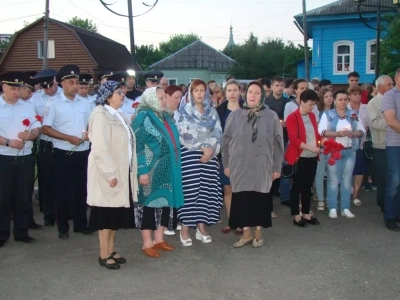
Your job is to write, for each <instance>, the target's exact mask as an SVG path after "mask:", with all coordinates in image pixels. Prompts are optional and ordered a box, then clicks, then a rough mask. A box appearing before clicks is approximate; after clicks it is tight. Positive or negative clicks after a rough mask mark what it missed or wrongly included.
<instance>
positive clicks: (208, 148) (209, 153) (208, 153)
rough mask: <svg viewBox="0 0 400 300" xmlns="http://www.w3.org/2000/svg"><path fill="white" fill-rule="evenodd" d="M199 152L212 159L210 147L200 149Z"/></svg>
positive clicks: (212, 151)
mask: <svg viewBox="0 0 400 300" xmlns="http://www.w3.org/2000/svg"><path fill="white" fill-rule="evenodd" d="M201 150H202V151H203V153H204V154H205V155H206V156H208V157H212V155H213V153H214V149H213V148H210V147H203V148H201Z"/></svg>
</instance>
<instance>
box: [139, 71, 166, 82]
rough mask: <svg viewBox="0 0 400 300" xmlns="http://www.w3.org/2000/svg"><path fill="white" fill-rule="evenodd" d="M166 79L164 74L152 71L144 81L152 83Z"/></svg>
mask: <svg viewBox="0 0 400 300" xmlns="http://www.w3.org/2000/svg"><path fill="white" fill-rule="evenodd" d="M162 77H164V73H163V72H161V71H150V72H147V73H146V74H144V79H146V80H150V81H152V82H159V81H160V80H161V78H162Z"/></svg>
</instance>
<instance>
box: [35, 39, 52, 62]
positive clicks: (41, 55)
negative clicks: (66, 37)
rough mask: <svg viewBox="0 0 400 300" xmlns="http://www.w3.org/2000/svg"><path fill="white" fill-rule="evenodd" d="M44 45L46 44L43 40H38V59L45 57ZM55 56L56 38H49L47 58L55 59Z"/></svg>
mask: <svg viewBox="0 0 400 300" xmlns="http://www.w3.org/2000/svg"><path fill="white" fill-rule="evenodd" d="M43 46H44V41H43V40H39V41H37V53H38V59H43ZM54 58H56V49H55V43H54V40H49V41H48V44H47V59H54Z"/></svg>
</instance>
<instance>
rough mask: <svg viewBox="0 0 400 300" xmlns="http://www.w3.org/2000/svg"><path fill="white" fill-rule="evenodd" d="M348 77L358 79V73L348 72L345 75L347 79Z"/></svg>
mask: <svg viewBox="0 0 400 300" xmlns="http://www.w3.org/2000/svg"><path fill="white" fill-rule="evenodd" d="M350 77H357V78H360V74H358V72H350V73H349V75H347V79H349V78H350Z"/></svg>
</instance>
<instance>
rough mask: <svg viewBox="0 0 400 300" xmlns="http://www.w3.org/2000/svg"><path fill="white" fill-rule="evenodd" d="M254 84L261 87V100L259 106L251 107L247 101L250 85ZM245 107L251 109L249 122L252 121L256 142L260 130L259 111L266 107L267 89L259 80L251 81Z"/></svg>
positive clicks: (253, 135) (252, 139)
mask: <svg viewBox="0 0 400 300" xmlns="http://www.w3.org/2000/svg"><path fill="white" fill-rule="evenodd" d="M252 85H257V86H258V87H260V88H261V100H260V102H259V103H258V104H257V106H256V107H253V108H251V107H250V106H249V104H248V103H247V92H248V90H249V88H250V86H252ZM243 108H244V109H247V110H248V111H249V113H248V115H247V123H250V122H252V124H251V127H252V131H253V133H252V136H251V141H252V142H253V143H254V142H255V141H256V139H257V132H258V130H257V119H258V117H257V113H258V112H259V111H261V110H263V109H264V108H265V90H264V88H263V86H262V85H261V84H260V83H258V82H257V81H253V82H250V83H249V84H248V85H247V88H246V95H245V97H244V104H243Z"/></svg>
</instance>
